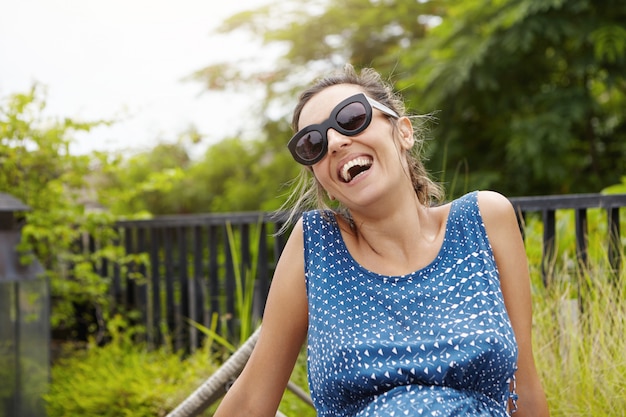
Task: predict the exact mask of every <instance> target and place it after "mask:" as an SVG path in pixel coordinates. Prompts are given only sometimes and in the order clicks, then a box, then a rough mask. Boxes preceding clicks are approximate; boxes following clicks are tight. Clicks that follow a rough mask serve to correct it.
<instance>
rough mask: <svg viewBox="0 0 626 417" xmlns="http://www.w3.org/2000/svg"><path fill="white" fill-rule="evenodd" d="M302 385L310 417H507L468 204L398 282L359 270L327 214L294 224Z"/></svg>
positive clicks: (503, 368)
mask: <svg viewBox="0 0 626 417" xmlns="http://www.w3.org/2000/svg"><path fill="white" fill-rule="evenodd" d="M303 225H304V250H305V276H306V287H307V296H308V305H309V329H308V346H307V353H308V379H309V387H310V390H311V396H312V399H313V401H314V404H315V407H316V410H317V413H318V414H317V415H318V417H330V416H333V417H336V416H344V417H373V416H377V417H381V416H422V415H423V416H502V417H504V416H507V415H508V414H507V410H506V404H507V400H508V398H509V382H510V381H511V378H513V375H514V373H515V370H516V363H517V344H516V341H515V337H514V334H513V329H512V327H511V323H510V320H509V317H508V315H507V312H506V310H505V306H504V300H503V297H502V293H501V290H500V282H499V275H498V270H497V268H496V263H495V259H494V257H493V253H492V249H491V245H490V243H489V241H488V239H487V234H486V232H485V227H484V224H483V221H482V217H481V215H480V211H479V209H478V202H477V192H473V193H470V194H467V195H465V196H463V197H461V198H460V199H458V200H455V201H453V203H452V207H451V209H450V214H449V217H448V220H447V223H446V231H445V237H444V241H443V245H442V247H441V249H440V251H439V254H438V255H437V257H436V258H435V259H434V260H433V261H432V262H431V264H430V265H428V266H426V267H425V268H423V269H420V270H418V271H415V272H413V273H410V274H407V275H403V276H386V275H381V274H377V273H374V272H372V271H369V270H367V269H366V268H364V267H363V266H361V265H360V264H359V263H357V262H356V260H355V259H354V258H352V256H351V255H350V253H349V252H348V250H347V248H346V246H345V243H344V240H343V238H342V236H341V232H340V230H339V227H338V224H337V222H336V219H335V217H334V215H333V213H332V212H327V213H325V214H324V213H322V212H320V211H309V212H306V213H304V214H303Z"/></svg>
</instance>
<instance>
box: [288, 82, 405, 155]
mask: <svg viewBox="0 0 626 417" xmlns="http://www.w3.org/2000/svg"><path fill="white" fill-rule="evenodd" d="M372 108H375V109H377V110H380V111H381V112H383V113H385V114H386V115H387V116H391V117H395V118H399V117H400V116H398V114H397V113H396V112H395V111H393V110H391V109H390V108H389V107H387V106H385V105H384V104H381V103H379V102H377V101H376V100H374V99H371V98H369V97H367V96H366V95H365V94H363V93H359V94H356V95H354V96H352V97H348V98H347V99H345V100H343V101H342V102H341V103H339V104H337V106H335V108H334V109H333V111H332V112H331V113H330V117H329V118H328V119H326V120H324V121H323V122H322V123H320V124H314V125H309V126H306V127H304V128H303V129H301V130H300V131H298V133H296V134H295V135H294V136H293V137H292V138H291V139H290V140H289V143H288V144H287V147H288V148H289V151H290V152H291V155H292V156H293V159H295V160H296V161H297V162H298V163H300V164H302V165H313V164H315V163H317V162H319V161H320V160H322V158H324V156H326V153H327V152H328V136H327V135H326V132H328V129H331V128H332V129H335V130H336V131H337V132H339V133H341V134H342V135H345V136H355V135H358V134H359V133H361V132H362V131H364V130H365V129H367V127H368V126H369V124H370V122H371V121H372V112H373V111H372Z"/></svg>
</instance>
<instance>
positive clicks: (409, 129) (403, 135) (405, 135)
mask: <svg viewBox="0 0 626 417" xmlns="http://www.w3.org/2000/svg"><path fill="white" fill-rule="evenodd" d="M397 123H398V131H399V132H400V138H399V139H400V144H401V145H402V148H403V149H404V150H408V149H411V148H413V145H415V136H414V135H413V124H412V123H411V120H410V119H409V118H408V117H406V116H405V117H401V118H400V119H398V122H397Z"/></svg>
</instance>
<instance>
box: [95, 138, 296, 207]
mask: <svg viewBox="0 0 626 417" xmlns="http://www.w3.org/2000/svg"><path fill="white" fill-rule="evenodd" d="M186 146H187V145H186V144H185V143H184V142H183V141H179V142H177V143H176V144H159V145H157V146H156V147H155V148H154V149H152V150H149V151H146V152H143V153H139V154H137V155H134V156H132V157H130V158H128V159H121V158H119V157H116V158H110V157H108V158H103V159H102V167H103V169H102V170H101V174H100V175H98V176H97V177H96V178H97V184H98V188H97V190H98V193H99V200H100V201H101V202H102V203H103V204H105V205H106V206H107V208H109V209H110V210H111V212H112V213H114V214H115V215H118V216H122V217H131V218H137V217H145V216H151V215H166V214H189V213H207V212H233V211H256V210H275V209H277V208H279V207H280V205H281V204H282V202H283V201H284V198H281V197H277V196H278V195H279V194H280V193H281V187H282V186H283V185H284V184H286V183H288V182H289V180H291V179H292V178H294V177H295V176H296V174H297V169H298V166H297V165H296V164H294V163H293V161H292V159H291V157H290V156H289V153H288V152H287V151H286V148H285V147H284V144H283V143H282V142H280V143H279V144H278V145H276V141H275V140H267V141H265V140H261V139H259V140H248V141H245V140H242V139H236V138H230V139H224V140H222V141H220V142H217V143H215V144H213V145H211V146H209V148H208V149H207V151H206V153H205V154H204V155H203V156H202V157H201V158H199V159H198V160H192V159H191V158H190V157H189V152H188V150H187V148H186ZM283 148H285V149H283Z"/></svg>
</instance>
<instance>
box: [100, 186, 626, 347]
mask: <svg viewBox="0 0 626 417" xmlns="http://www.w3.org/2000/svg"><path fill="white" fill-rule="evenodd" d="M510 200H511V202H512V204H513V206H514V207H515V209H516V212H517V214H518V219H519V221H520V226H521V227H522V231H523V225H524V224H525V222H526V221H527V219H528V217H529V216H537V215H540V216H541V220H542V222H543V225H544V227H543V247H542V254H543V255H542V256H543V262H542V265H543V266H544V268H546V266H547V265H549V264H550V262H551V261H552V259H553V258H554V255H555V253H556V248H557V239H556V235H557V234H556V221H555V219H556V213H557V212H558V211H561V210H574V211H575V224H574V227H575V234H576V254H577V257H578V259H579V260H580V261H581V262H582V263H583V264H584V263H586V262H587V249H588V239H587V213H588V210H589V209H592V208H600V209H603V210H605V211H606V213H607V230H608V231H609V233H608V236H609V238H608V242H607V248H608V253H609V258H610V261H611V265H612V266H613V268H615V269H618V268H620V265H621V259H620V253H621V248H622V247H623V245H622V243H621V230H620V209H623V208H625V207H626V194H623V195H599V194H583V195H561V196H539V197H517V198H511V199H510ZM533 213H535V214H533ZM285 218H286V217H285V216H284V214H280V215H277V216H276V215H271V214H269V213H263V212H249V213H228V214H224V213H221V214H201V215H184V216H162V217H158V218H155V219H151V220H134V221H120V222H118V223H117V227H118V229H119V235H120V236H121V238H122V239H123V242H124V247H125V250H126V253H128V254H144V256H145V258H146V260H147V262H137V263H136V265H134V267H131V268H128V269H125V270H122V269H121V268H120V267H119V266H117V265H107V264H106V263H103V264H102V265H100V267H99V273H100V274H101V275H102V276H104V277H108V278H110V279H111V291H112V294H111V295H112V299H113V300H114V306H115V307H116V308H120V309H123V310H127V309H133V310H136V311H137V312H138V313H139V319H138V322H139V323H140V324H142V325H144V326H145V328H146V340H147V341H148V342H149V343H150V344H152V345H159V344H161V343H162V342H163V341H164V338H165V336H167V335H169V336H171V337H172V340H173V343H174V346H175V348H177V349H186V350H194V349H195V348H197V347H199V346H200V345H201V343H202V341H203V339H204V337H205V335H204V334H203V332H202V331H200V330H199V329H198V326H194V325H192V324H190V323H193V322H195V323H199V324H201V325H203V326H206V327H209V326H210V325H211V323H212V319H213V317H214V316H217V317H219V318H220V321H219V324H220V325H221V326H228V328H229V329H231V330H232V329H233V328H235V327H236V326H237V319H238V318H237V314H236V305H237V302H236V296H237V284H236V276H237V273H245V271H246V270H248V269H249V268H252V267H255V269H256V279H255V282H254V309H253V314H254V315H255V316H256V317H260V316H261V314H262V311H263V308H264V303H265V298H266V296H267V292H268V289H269V284H270V280H271V276H272V274H273V272H274V269H275V266H276V262H277V260H278V258H279V256H280V253H281V252H282V249H283V247H284V244H285V241H286V235H276V233H277V231H278V230H280V228H281V226H282V225H283V222H284V219H285ZM229 228H231V230H232V231H234V234H231V236H232V235H234V236H236V239H235V242H231V241H230V239H229V233H228V229H229ZM256 237H258V240H256V241H255V238H256ZM233 245H236V247H235V250H236V251H237V253H233V251H232V248H233ZM89 246H90V248H91V249H92V250H95V249H96V248H97V246H98V242H93V241H92V242H90V243H89ZM235 260H237V261H235ZM543 271H544V282H546V280H547V276H548V274H547V271H546V269H544V270H543ZM134 274H135V275H136V276H139V277H143V278H140V279H136V278H133V277H134V276H135V275H134ZM546 284H547V282H546ZM242 342H243V341H242Z"/></svg>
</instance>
